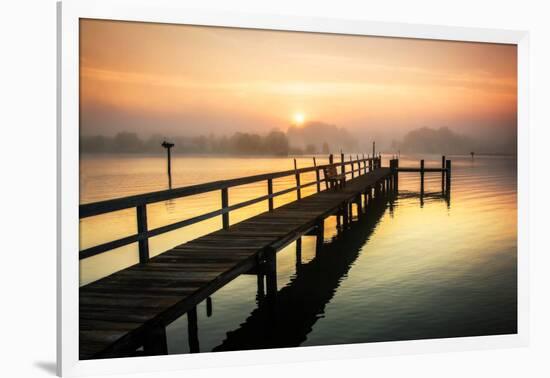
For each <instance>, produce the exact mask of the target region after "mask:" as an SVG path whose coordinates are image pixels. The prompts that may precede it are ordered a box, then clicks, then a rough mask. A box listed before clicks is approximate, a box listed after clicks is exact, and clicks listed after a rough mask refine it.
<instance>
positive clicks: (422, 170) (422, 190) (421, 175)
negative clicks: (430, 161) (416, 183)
mask: <svg viewBox="0 0 550 378" xmlns="http://www.w3.org/2000/svg"><path fill="white" fill-rule="evenodd" d="M420 196H421V197H423V196H424V159H422V160H420Z"/></svg>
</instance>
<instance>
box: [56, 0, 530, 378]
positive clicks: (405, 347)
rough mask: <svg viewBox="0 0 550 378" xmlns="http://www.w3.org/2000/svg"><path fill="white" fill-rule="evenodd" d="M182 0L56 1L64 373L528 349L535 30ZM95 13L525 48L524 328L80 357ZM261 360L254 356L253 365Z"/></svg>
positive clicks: (521, 145) (521, 153) (521, 100)
mask: <svg viewBox="0 0 550 378" xmlns="http://www.w3.org/2000/svg"><path fill="white" fill-rule="evenodd" d="M180 3H181V2H179V1H177V0H161V1H159V0H157V1H152V0H149V1H147V0H133V1H124V0H111V1H109V2H103V1H93V0H87V1H64V2H63V3H58V46H59V51H58V70H57V75H58V94H57V96H58V135H57V139H58V156H57V164H58V180H57V182H58V190H57V193H58V203H59V208H58V216H57V226H58V234H57V237H58V251H57V252H58V256H57V269H58V273H57V290H58V317H57V318H58V319H57V321H58V324H57V325H58V327H57V331H58V335H57V356H58V361H57V369H58V370H57V371H58V374H59V375H62V376H82V375H92V374H119V373H133V372H136V373H137V372H139V373H145V372H151V371H160V370H162V371H169V370H182V369H193V368H201V367H222V366H239V365H249V364H251V363H254V364H262V363H278V362H287V363H288V362H296V361H307V360H326V359H345V358H359V357H369V356H380V355H397V354H410V353H431V352H441V351H464V350H474V349H491V348H503V347H518V346H526V345H527V343H528V333H529V330H528V327H529V324H528V317H529V312H528V310H529V297H528V290H529V288H528V258H529V252H528V250H529V246H528V229H529V228H528V227H529V226H528V211H529V200H528V189H529V188H528V181H529V176H528V175H529V169H528V149H529V146H528V133H529V114H528V82H529V76H528V75H529V69H528V66H529V62H528V59H529V35H528V33H527V32H525V31H513V30H494V29H476V28H461V27H448V26H434V25H413V24H399V23H380V22H368V21H363V20H341V19H329V18H326V19H325V18H308V17H296V16H282V15H274V14H271V15H270V14H246V13H239V12H226V11H223V12H218V11H199V10H192V9H186V8H185V7H183V6H182V5H181V4H180ZM80 18H95V19H109V20H127V21H142V22H156V23H174V24H188V25H209V26H225V27H240V28H251V29H272V30H286V31H302V32H322V33H335V34H354V35H368V36H385V37H401V38H424V39H436V40H454V41H471V42H493V43H507V44H517V46H518V50H517V51H518V333H517V334H515V335H503V336H482V337H464V338H449V339H436V340H414V341H398V342H382V343H365V344H353V345H333V346H319V347H307V348H293V349H270V350H255V351H238V352H225V353H201V354H193V355H167V356H158V357H134V358H131V359H129V358H119V359H104V360H89V361H79V359H78V288H79V260H78V253H77V251H78V250H79V214H78V211H79V198H78V196H79V147H78V146H79V129H78V124H79V101H78V94H79V87H78V85H79V45H78V43H79V19H80ZM251 361H253V362H251Z"/></svg>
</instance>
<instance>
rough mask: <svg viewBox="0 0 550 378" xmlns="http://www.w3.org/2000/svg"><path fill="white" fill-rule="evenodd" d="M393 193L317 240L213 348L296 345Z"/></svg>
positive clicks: (362, 244)
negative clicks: (285, 280) (286, 279)
mask: <svg viewBox="0 0 550 378" xmlns="http://www.w3.org/2000/svg"><path fill="white" fill-rule="evenodd" d="M388 201H389V202H390V203H391V202H392V201H393V197H380V198H379V199H378V200H373V202H372V203H371V204H370V205H369V206H368V207H367V212H366V214H364V215H362V216H359V217H358V219H356V221H353V222H351V223H350V226H349V227H348V228H347V229H340V230H339V231H338V233H337V234H336V236H335V237H334V238H333V239H332V240H331V241H330V242H328V243H325V244H321V245H319V244H318V247H317V249H316V253H315V257H314V258H313V259H312V260H311V261H309V262H308V263H305V264H301V263H299V262H298V259H297V267H296V268H297V269H296V275H295V277H294V278H293V279H292V280H291V281H290V283H289V284H288V285H286V286H285V287H283V288H282V289H280V290H279V291H278V292H277V294H276V296H275V297H274V298H272V299H270V298H268V297H263V298H262V297H261V296H260V300H259V305H258V308H256V309H255V310H254V311H252V313H251V314H250V316H249V317H248V318H247V319H246V321H245V322H244V323H243V324H242V325H241V326H240V327H239V328H238V329H235V330H232V331H229V332H228V333H227V337H226V339H225V340H224V341H223V342H222V343H221V344H220V345H218V346H216V347H215V348H214V349H213V351H229V350H246V349H267V348H284V347H297V346H299V345H301V344H302V343H303V342H304V341H305V340H306V339H307V335H308V334H309V333H310V332H311V330H312V328H313V325H314V324H315V323H316V322H317V321H318V320H319V319H320V318H322V317H323V315H324V310H325V307H326V305H327V304H328V303H329V302H330V300H331V299H332V298H333V296H334V294H335V293H336V291H337V289H338V287H339V285H340V282H341V281H342V279H343V278H344V277H345V276H346V275H347V273H348V271H349V270H350V268H351V266H352V265H353V263H354V261H355V260H356V259H357V257H358V256H359V254H360V252H361V250H362V248H363V247H364V245H365V244H366V243H367V242H368V239H369V237H370V236H371V235H372V233H373V231H374V230H375V228H376V225H377V224H378V222H379V220H380V219H381V218H382V216H383V215H384V213H385V212H386V211H387V210H388V207H387V202H388Z"/></svg>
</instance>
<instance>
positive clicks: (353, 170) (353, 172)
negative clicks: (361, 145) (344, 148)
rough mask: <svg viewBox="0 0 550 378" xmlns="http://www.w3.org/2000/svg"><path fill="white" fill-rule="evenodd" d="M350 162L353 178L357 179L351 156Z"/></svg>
mask: <svg viewBox="0 0 550 378" xmlns="http://www.w3.org/2000/svg"><path fill="white" fill-rule="evenodd" d="M349 162H350V163H351V164H350V165H351V178H354V177H355V169H353V158H352V157H351V155H350V156H349Z"/></svg>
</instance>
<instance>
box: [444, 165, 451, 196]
mask: <svg viewBox="0 0 550 378" xmlns="http://www.w3.org/2000/svg"><path fill="white" fill-rule="evenodd" d="M445 176H446V178H447V180H446V181H447V187H446V192H447V194H449V193H450V192H451V161H450V160H447V164H446V172H445Z"/></svg>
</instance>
